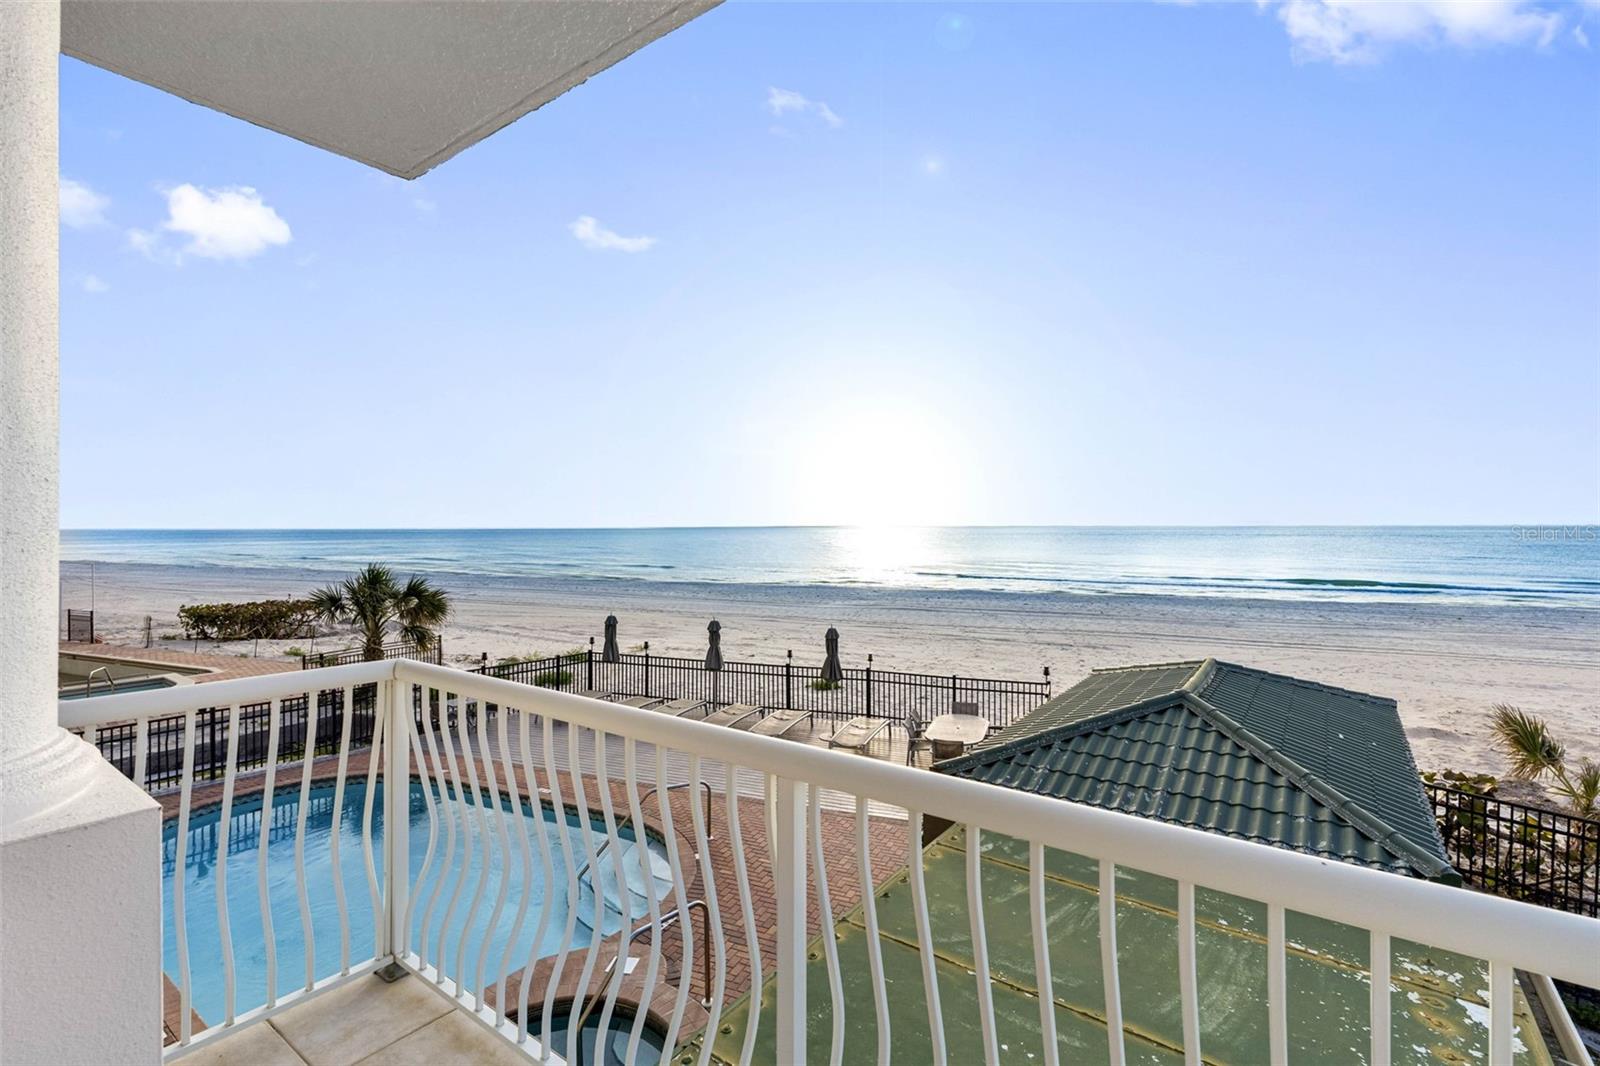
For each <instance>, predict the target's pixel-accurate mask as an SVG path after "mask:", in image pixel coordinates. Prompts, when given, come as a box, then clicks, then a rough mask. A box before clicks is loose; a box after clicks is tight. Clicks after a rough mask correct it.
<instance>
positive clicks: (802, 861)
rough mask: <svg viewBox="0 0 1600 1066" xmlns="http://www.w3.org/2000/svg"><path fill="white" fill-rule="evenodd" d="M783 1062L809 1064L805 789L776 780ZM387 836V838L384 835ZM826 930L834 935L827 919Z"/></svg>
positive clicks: (779, 1048)
mask: <svg viewBox="0 0 1600 1066" xmlns="http://www.w3.org/2000/svg"><path fill="white" fill-rule="evenodd" d="M775 781H776V786H777V793H778V795H777V807H778V816H777V833H776V835H775V836H774V845H775V856H774V862H775V866H774V870H773V872H774V873H775V874H776V880H777V890H778V947H777V960H776V963H775V965H776V968H777V978H778V981H777V984H778V988H777V993H778V1046H777V1048H776V1053H777V1054H776V1059H777V1061H778V1062H794V1063H803V1062H805V1061H806V833H805V805H806V786H805V785H804V784H803V783H802V782H799V781H790V780H788V779H787V778H782V777H780V778H776V779H775ZM385 835H386V836H387V834H385ZM823 924H824V926H825V932H827V933H831V932H832V930H831V928H826V927H827V926H828V919H826V918H824V920H823Z"/></svg>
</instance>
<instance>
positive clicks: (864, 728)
mask: <svg viewBox="0 0 1600 1066" xmlns="http://www.w3.org/2000/svg"><path fill="white" fill-rule="evenodd" d="M888 728H889V719H887V718H852V719H850V720H849V721H848V722H846V723H845V724H844V725H842V726H840V727H839V730H838V732H836V733H834V734H833V736H831V737H829V738H828V747H830V748H850V749H851V750H853V751H861V750H862V749H864V748H865V747H866V746H867V745H868V744H870V743H872V740H873V738H874V737H876V736H877V735H878V734H879V733H881V732H883V731H884V730H885V729H888Z"/></svg>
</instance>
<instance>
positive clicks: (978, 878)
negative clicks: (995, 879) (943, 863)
mask: <svg viewBox="0 0 1600 1066" xmlns="http://www.w3.org/2000/svg"><path fill="white" fill-rule="evenodd" d="M967 917H968V919H969V920H970V921H971V923H972V969H973V976H974V979H975V980H976V981H977V982H978V1022H979V1024H980V1025H981V1026H982V1028H983V1058H984V1061H985V1062H987V1063H990V1064H991V1066H993V1064H995V1063H998V1062H999V1061H1000V1041H999V1038H998V1037H997V1036H996V1035H995V1029H994V985H993V984H992V981H993V977H992V976H991V975H990V971H989V933H988V930H987V929H986V928H985V926H984V924H983V831H982V830H981V829H979V828H978V827H977V826H975V825H972V824H971V823H970V822H969V823H968V824H967ZM1039 993H1040V996H1041V998H1042V997H1043V996H1044V989H1042V988H1041V989H1040V990H1039Z"/></svg>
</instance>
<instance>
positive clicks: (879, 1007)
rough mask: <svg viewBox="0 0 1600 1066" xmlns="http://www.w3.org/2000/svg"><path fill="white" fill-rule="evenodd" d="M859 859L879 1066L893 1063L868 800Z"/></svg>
mask: <svg viewBox="0 0 1600 1066" xmlns="http://www.w3.org/2000/svg"><path fill="white" fill-rule="evenodd" d="M856 857H857V860H858V861H859V862H860V864H861V869H860V877H861V903H862V913H863V915H864V917H865V918H866V922H867V967H868V969H869V970H870V971H871V973H872V1005H873V1008H874V1009H875V1010H876V1011H877V1014H878V1063H879V1066H888V1063H889V990H888V987H887V986H886V985H885V984H884V980H883V943H882V941H880V940H879V939H878V893H877V887H878V886H877V882H876V881H875V880H874V879H873V876H872V839H871V833H870V831H869V827H868V823H867V798H866V797H865V796H857V797H856Z"/></svg>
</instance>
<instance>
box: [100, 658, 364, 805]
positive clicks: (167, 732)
mask: <svg viewBox="0 0 1600 1066" xmlns="http://www.w3.org/2000/svg"><path fill="white" fill-rule="evenodd" d="M376 701H377V686H376V685H373V684H367V685H357V686H356V687H355V689H354V690H353V692H352V699H351V701H350V702H351V707H350V714H351V719H350V744H351V746H352V747H368V746H370V745H371V744H372V727H373V716H374V711H375V706H374V705H375V703H376ZM307 702H308V701H307V698H306V697H305V696H295V697H289V698H287V699H283V700H279V701H277V714H278V761H279V762H294V761H296V760H299V759H302V758H304V757H305V753H306V734H307V725H306V717H307V716H306V706H307ZM272 714H273V704H272V703H271V702H268V703H255V704H242V705H240V707H239V761H238V767H239V769H240V770H250V769H254V768H256V767H260V766H265V765H266V764H267V753H268V748H269V744H270V730H271V727H272ZM316 715H317V731H316V745H315V751H314V754H316V755H328V754H332V753H335V752H337V751H338V750H339V738H340V737H341V736H342V735H343V731H344V715H345V707H344V690H343V689H342V688H340V689H327V690H324V691H322V692H319V693H317V710H316ZM186 717H187V716H186V715H183V714H173V715H167V716H164V717H161V718H152V719H150V723H149V728H148V730H147V732H146V737H145V770H144V773H145V779H144V782H143V784H144V786H145V787H146V788H147V789H150V790H151V791H159V790H160V789H163V788H168V787H171V786H174V785H177V784H178V783H179V782H180V781H182V779H183V749H184V732H185V729H186V728H187V727H186V725H185V718H186ZM229 718H230V714H229V708H227V707H207V708H203V709H201V710H198V711H196V712H195V716H194V763H193V774H194V779H195V780H196V781H209V780H216V779H218V778H221V777H222V776H223V774H224V772H225V769H226V766H227V759H228V728H229ZM85 739H89V738H85ZM92 742H93V744H94V745H95V747H96V748H98V749H99V750H100V754H102V755H104V756H105V757H106V760H107V761H108V762H110V763H111V764H112V765H113V766H115V767H116V768H117V769H118V770H120V771H121V772H122V773H123V774H125V775H126V776H127V777H129V778H130V779H131V778H132V777H133V775H134V772H135V770H136V768H137V766H138V744H139V730H138V726H137V725H136V724H135V723H132V722H127V723H122V724H117V725H104V726H100V727H98V728H96V729H95V731H94V737H93V740H92Z"/></svg>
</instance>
